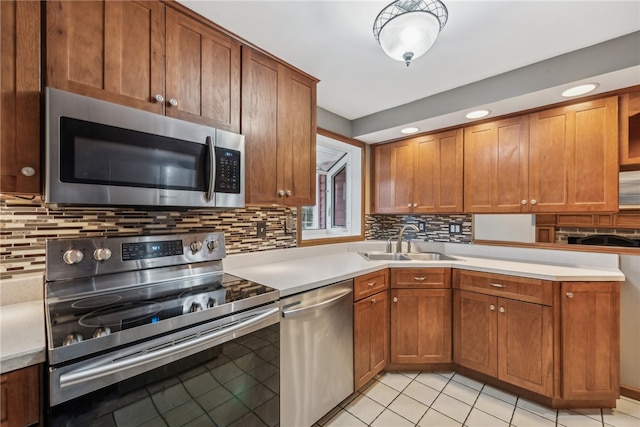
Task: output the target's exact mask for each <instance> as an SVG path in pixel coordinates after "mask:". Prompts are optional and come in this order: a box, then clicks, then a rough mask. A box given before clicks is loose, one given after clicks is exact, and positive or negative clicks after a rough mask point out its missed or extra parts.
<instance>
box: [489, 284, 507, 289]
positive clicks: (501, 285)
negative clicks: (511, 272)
mask: <svg viewBox="0 0 640 427" xmlns="http://www.w3.org/2000/svg"><path fill="white" fill-rule="evenodd" d="M489 286H493V287H494V288H506V287H507V286H506V285H503V284H501V283H489Z"/></svg>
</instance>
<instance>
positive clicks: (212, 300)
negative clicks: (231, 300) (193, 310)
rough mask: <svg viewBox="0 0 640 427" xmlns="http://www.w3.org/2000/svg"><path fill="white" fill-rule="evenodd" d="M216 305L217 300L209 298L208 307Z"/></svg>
mask: <svg viewBox="0 0 640 427" xmlns="http://www.w3.org/2000/svg"><path fill="white" fill-rule="evenodd" d="M215 306H216V300H215V299H213V298H209V301H207V308H213V307H215Z"/></svg>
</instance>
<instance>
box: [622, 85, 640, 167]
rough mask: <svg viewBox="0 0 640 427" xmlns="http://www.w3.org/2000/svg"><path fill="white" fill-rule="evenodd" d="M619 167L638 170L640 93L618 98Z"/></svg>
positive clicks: (639, 155) (639, 158)
mask: <svg viewBox="0 0 640 427" xmlns="http://www.w3.org/2000/svg"><path fill="white" fill-rule="evenodd" d="M620 166H621V169H627V170H637V169H640V92H632V93H628V94H624V95H622V96H620Z"/></svg>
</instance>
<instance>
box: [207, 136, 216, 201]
mask: <svg viewBox="0 0 640 427" xmlns="http://www.w3.org/2000/svg"><path fill="white" fill-rule="evenodd" d="M207 147H208V148H209V188H208V190H207V202H210V201H212V200H213V197H214V196H215V186H216V150H215V144H214V142H213V138H211V137H210V136H208V137H207Z"/></svg>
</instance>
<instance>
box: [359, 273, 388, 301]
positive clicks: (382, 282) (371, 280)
mask: <svg viewBox="0 0 640 427" xmlns="http://www.w3.org/2000/svg"><path fill="white" fill-rule="evenodd" d="M388 277H389V270H388V269H384V270H380V271H374V272H373V273H369V274H365V275H362V276H358V277H356V278H355V279H354V282H353V291H354V295H353V300H354V301H359V300H361V299H362V298H366V297H368V296H371V295H373V294H376V293H378V292H380V291H384V290H386V289H388V287H389V281H388Z"/></svg>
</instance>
